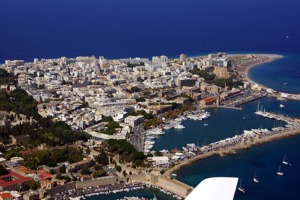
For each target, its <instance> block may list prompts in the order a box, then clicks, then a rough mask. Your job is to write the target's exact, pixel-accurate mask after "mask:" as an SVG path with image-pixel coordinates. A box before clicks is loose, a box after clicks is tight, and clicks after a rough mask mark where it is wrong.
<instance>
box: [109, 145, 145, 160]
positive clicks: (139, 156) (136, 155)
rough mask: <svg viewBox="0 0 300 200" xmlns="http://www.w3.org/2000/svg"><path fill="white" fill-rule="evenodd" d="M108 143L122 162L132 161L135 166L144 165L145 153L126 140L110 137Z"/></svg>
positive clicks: (111, 150)
mask: <svg viewBox="0 0 300 200" xmlns="http://www.w3.org/2000/svg"><path fill="white" fill-rule="evenodd" d="M107 144H108V149H109V151H110V152H112V153H114V154H116V155H119V156H120V159H119V160H120V163H126V162H131V163H132V164H133V165H135V166H144V160H145V159H146V156H145V155H144V153H143V152H139V151H137V150H136V149H135V148H134V147H133V146H132V145H131V144H129V143H128V142H126V140H113V139H110V140H108V141H107Z"/></svg>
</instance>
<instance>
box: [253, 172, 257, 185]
mask: <svg viewBox="0 0 300 200" xmlns="http://www.w3.org/2000/svg"><path fill="white" fill-rule="evenodd" d="M253 181H254V182H255V183H258V179H257V177H256V170H255V172H254V176H253Z"/></svg>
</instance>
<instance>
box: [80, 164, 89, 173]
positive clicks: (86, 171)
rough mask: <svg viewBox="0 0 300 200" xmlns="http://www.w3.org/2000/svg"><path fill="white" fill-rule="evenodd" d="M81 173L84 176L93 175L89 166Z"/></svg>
mask: <svg viewBox="0 0 300 200" xmlns="http://www.w3.org/2000/svg"><path fill="white" fill-rule="evenodd" d="M80 173H81V174H82V175H84V174H91V171H90V169H89V167H88V166H85V167H84V168H83V169H82V170H81V171H80Z"/></svg>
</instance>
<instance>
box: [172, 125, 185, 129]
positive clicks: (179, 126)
mask: <svg viewBox="0 0 300 200" xmlns="http://www.w3.org/2000/svg"><path fill="white" fill-rule="evenodd" d="M174 128H175V129H184V128H185V127H184V126H183V125H182V124H176V125H175V126H174Z"/></svg>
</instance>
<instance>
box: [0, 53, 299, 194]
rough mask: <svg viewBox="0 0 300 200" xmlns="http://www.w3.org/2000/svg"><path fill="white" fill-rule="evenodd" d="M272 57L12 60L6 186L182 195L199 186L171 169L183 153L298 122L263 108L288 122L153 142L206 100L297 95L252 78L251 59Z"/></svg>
mask: <svg viewBox="0 0 300 200" xmlns="http://www.w3.org/2000/svg"><path fill="white" fill-rule="evenodd" d="M267 61H269V60H268V57H266V56H264V55H235V56H232V55H227V54H226V53H218V54H209V55H208V56H201V57H194V58H189V57H187V56H186V55H185V54H181V55H180V58H178V59H169V58H168V57H166V56H156V57H153V58H152V60H149V59H147V58H127V59H105V58H104V57H102V56H101V57H99V58H96V57H94V56H92V57H76V58H66V57H61V58H58V59H34V61H33V62H24V61H23V60H13V61H10V60H7V61H5V64H2V65H0V78H1V79H0V132H1V134H0V163H1V165H0V191H2V193H1V194H0V196H1V195H2V196H5V195H6V197H11V198H14V199H41V198H45V199H69V198H73V197H82V196H83V195H87V194H90V195H91V194H95V193H96V194H109V193H111V192H118V191H127V190H132V189H139V188H143V187H148V186H150V185H151V186H152V187H157V188H159V189H161V190H162V191H164V192H166V193H169V194H172V195H173V196H174V197H176V198H178V199H180V198H184V197H185V196H186V195H187V194H188V193H189V192H190V191H191V190H192V187H190V186H187V185H185V184H183V183H181V182H179V181H176V180H174V179H173V178H172V173H173V171H174V169H175V168H176V166H179V165H182V164H183V165H184V164H185V163H184V161H188V160H190V159H193V158H195V157H197V156H203V157H206V156H207V155H212V154H214V153H216V152H219V151H220V150H222V149H223V150H224V149H226V148H227V147H228V146H234V145H237V144H240V143H242V144H249V142H257V140H259V139H261V138H264V137H265V136H269V135H276V133H280V132H282V131H285V132H287V131H289V133H291V134H294V133H292V132H294V131H295V130H299V120H298V119H291V118H288V117H284V116H281V115H276V114H274V113H268V112H266V111H262V110H259V109H258V110H257V112H256V114H257V115H260V116H262V117H268V118H276V119H277V120H281V121H283V122H285V123H286V126H285V127H276V128H275V129H274V130H266V129H255V130H248V131H247V130H245V131H244V134H242V135H238V136H235V137H233V138H227V139H226V140H222V141H219V142H216V143H211V144H209V145H206V146H202V147H201V146H200V147H199V146H197V145H196V144H194V143H191V144H187V146H186V147H183V148H182V149H174V150H171V151H168V150H162V151H153V150H152V148H153V146H154V145H155V138H156V137H158V136H161V135H163V134H165V132H164V129H171V128H175V129H184V128H185V127H184V126H183V125H182V124H181V121H182V120H185V119H187V118H189V119H190V120H205V119H206V118H209V117H210V113H209V112H208V111H207V110H205V109H206V108H211V107H220V108H230V109H242V108H241V105H242V104H244V103H247V102H249V101H253V100H256V99H259V98H261V97H264V96H267V95H270V96H275V97H277V98H289V99H299V96H297V95H291V94H286V93H278V92H276V91H273V90H271V89H268V88H265V87H263V86H260V85H257V84H255V83H252V82H250V81H248V80H246V78H245V75H244V72H243V70H244V68H243V67H244V66H246V65H247V66H248V65H255V64H259V63H263V62H267ZM204 125H205V124H204ZM239 148H240V147H239ZM239 148H236V149H239ZM243 148H244V147H243ZM233 151H234V150H233V149H229V150H228V151H227V152H222V154H226V153H232V152H233ZM220 154H221V153H220ZM174 166H175V168H174ZM167 185H172V188H168V186H167ZM57 194H58V195H57ZM2 196H1V198H2V199H3V197H2Z"/></svg>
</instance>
